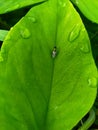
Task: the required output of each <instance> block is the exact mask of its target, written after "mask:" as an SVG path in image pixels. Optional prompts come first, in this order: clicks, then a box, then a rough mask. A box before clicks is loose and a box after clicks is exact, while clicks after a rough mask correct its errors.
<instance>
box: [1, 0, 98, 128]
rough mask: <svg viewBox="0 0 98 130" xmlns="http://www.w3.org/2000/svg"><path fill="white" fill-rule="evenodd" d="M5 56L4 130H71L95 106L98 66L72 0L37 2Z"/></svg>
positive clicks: (9, 39)
mask: <svg viewBox="0 0 98 130" xmlns="http://www.w3.org/2000/svg"><path fill="white" fill-rule="evenodd" d="M0 57H1V58H0V59H1V60H0V61H1V62H0V130H71V129H72V128H73V127H74V126H75V125H76V124H77V123H78V122H79V120H80V119H81V118H82V117H83V116H84V115H85V114H86V113H87V112H88V111H89V110H90V108H91V107H92V105H93V102H94V100H95V97H96V89H97V88H96V85H97V79H96V78H97V69H96V67H95V64H94V61H93V57H92V53H91V48H90V42H89V38H88V35H87V33H86V30H85V28H84V26H83V23H82V21H81V19H80V17H79V15H78V14H77V12H76V11H75V10H74V8H73V6H72V4H71V3H70V1H68V0H65V1H63V0H62V1H57V0H50V1H47V2H45V3H43V4H40V5H38V6H35V7H33V8H32V9H31V10H30V11H29V12H28V14H27V15H26V16H25V17H24V18H22V19H21V20H20V21H19V22H18V23H17V24H16V25H15V26H14V27H13V28H12V29H11V30H10V32H9V34H8V35H7V37H6V39H5V41H4V43H3V45H2V48H1V53H0Z"/></svg>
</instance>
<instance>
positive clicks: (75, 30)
mask: <svg viewBox="0 0 98 130" xmlns="http://www.w3.org/2000/svg"><path fill="white" fill-rule="evenodd" d="M80 30H81V28H80V25H79V24H77V25H75V26H74V27H73V29H72V30H71V32H70V33H69V37H68V41H69V42H73V41H74V40H76V39H77V38H78V37H79V35H80Z"/></svg>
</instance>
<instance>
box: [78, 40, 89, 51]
mask: <svg viewBox="0 0 98 130" xmlns="http://www.w3.org/2000/svg"><path fill="white" fill-rule="evenodd" d="M82 41H83V40H82ZM79 46H80V50H81V51H82V52H84V53H89V52H90V46H89V44H88V41H87V42H82V43H80V44H79Z"/></svg>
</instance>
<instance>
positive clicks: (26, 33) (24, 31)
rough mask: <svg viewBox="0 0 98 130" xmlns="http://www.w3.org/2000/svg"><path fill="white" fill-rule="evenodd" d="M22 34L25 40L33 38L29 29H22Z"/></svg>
mask: <svg viewBox="0 0 98 130" xmlns="http://www.w3.org/2000/svg"><path fill="white" fill-rule="evenodd" d="M20 34H21V36H22V37H23V38H29V37H30V36H31V33H30V31H29V30H28V29H27V28H22V29H21V31H20Z"/></svg>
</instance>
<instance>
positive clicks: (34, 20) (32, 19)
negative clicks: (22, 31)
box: [28, 16, 37, 23]
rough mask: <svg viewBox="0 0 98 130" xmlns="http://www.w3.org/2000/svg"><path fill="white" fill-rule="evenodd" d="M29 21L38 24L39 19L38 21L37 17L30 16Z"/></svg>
mask: <svg viewBox="0 0 98 130" xmlns="http://www.w3.org/2000/svg"><path fill="white" fill-rule="evenodd" d="M28 19H30V20H31V21H32V22H33V23H36V22H37V19H36V18H35V17H31V16H29V17H28Z"/></svg>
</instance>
